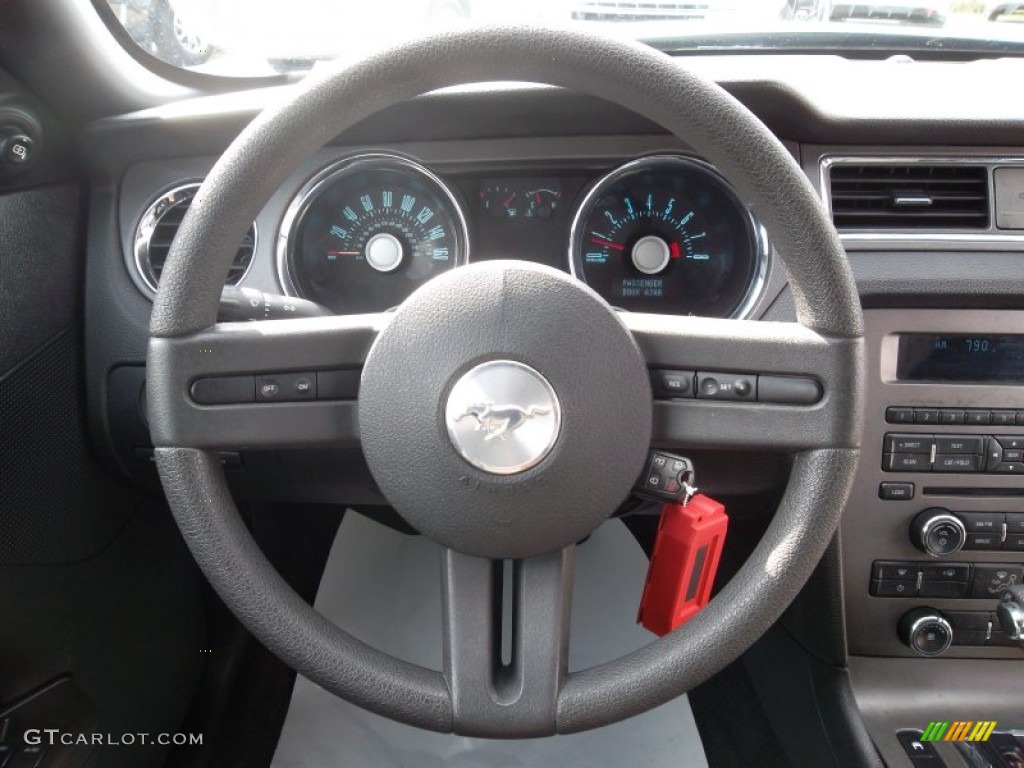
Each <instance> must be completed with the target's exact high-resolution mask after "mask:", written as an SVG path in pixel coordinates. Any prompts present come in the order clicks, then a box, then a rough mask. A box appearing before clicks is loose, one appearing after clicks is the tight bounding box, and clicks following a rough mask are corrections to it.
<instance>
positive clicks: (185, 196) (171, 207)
mask: <svg viewBox="0 0 1024 768" xmlns="http://www.w3.org/2000/svg"><path fill="white" fill-rule="evenodd" d="M198 189H199V184H198V183H195V182H193V183H191V184H183V185H182V186H180V187H175V188H174V189H172V190H171V191H170V192H167V193H165V194H163V195H161V196H160V197H158V198H157V199H156V200H154V201H153V203H152V204H151V205H150V206H149V208H147V209H146V213H145V214H143V216H142V219H141V220H140V221H139V227H138V229H136V230H135V265H136V267H137V268H138V270H139V276H140V277H141V278H142V280H143V282H144V283H145V284H146V285H147V286H148V287H149V288H150V290H152V291H154V292H155V291H156V286H157V284H158V283H159V282H160V274H161V273H162V272H163V269H164V262H165V261H167V254H168V252H169V251H170V250H171V243H172V242H173V241H174V236H175V235H176V234H177V233H178V227H180V226H181V220H182V219H183V218H185V214H186V213H187V212H188V209H189V206H190V205H191V204H192V198H193V197H195V194H196V191H197V190H198ZM255 251H256V224H255V223H254V224H253V225H252V226H251V227H249V231H248V232H247V233H246V234H245V237H244V238H243V239H242V243H241V245H239V246H238V251H237V252H236V253H235V258H234V260H233V261H232V262H231V269H230V271H229V272H228V279H227V281H226V285H238V284H239V283H240V282H241V281H242V278H243V277H245V275H246V273H247V272H248V271H249V267H250V266H251V265H252V257H253V254H254V253H255Z"/></svg>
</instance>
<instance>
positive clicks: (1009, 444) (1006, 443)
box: [996, 435, 1024, 451]
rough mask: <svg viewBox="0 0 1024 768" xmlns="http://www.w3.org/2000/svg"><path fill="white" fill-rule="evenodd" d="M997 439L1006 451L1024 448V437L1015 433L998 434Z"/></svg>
mask: <svg viewBox="0 0 1024 768" xmlns="http://www.w3.org/2000/svg"><path fill="white" fill-rule="evenodd" d="M996 440H998V441H999V444H1000V445H1001V446H1002V447H1003V450H1004V451H1012V450H1017V451H1020V450H1024V437H1015V436H1014V435H996Z"/></svg>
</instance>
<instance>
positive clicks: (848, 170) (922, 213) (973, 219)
mask: <svg viewBox="0 0 1024 768" xmlns="http://www.w3.org/2000/svg"><path fill="white" fill-rule="evenodd" d="M829 193H830V199H831V201H832V221H833V222H834V223H835V225H836V228H837V229H840V230H849V229H907V230H919V229H986V228H987V227H988V225H989V182H988V168H987V167H985V166H983V165H953V164H936V165H925V164H919V163H906V164H899V163H893V164H891V165H890V164H882V163H856V162H852V163H850V162H843V163H834V164H833V165H831V167H830V168H829Z"/></svg>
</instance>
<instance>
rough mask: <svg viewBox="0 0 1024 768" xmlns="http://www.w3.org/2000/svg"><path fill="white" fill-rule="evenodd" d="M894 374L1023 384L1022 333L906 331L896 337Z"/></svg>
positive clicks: (914, 378)
mask: <svg viewBox="0 0 1024 768" xmlns="http://www.w3.org/2000/svg"><path fill="white" fill-rule="evenodd" d="M896 377H897V378H899V379H903V380H907V381H962V382H978V383H988V382H1005V383H1015V384H1024V335H1016V336H1013V335H993V334H976V333H910V334H906V335H903V336H900V339H899V357H898V359H897V363H896Z"/></svg>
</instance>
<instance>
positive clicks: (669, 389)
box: [651, 371, 697, 398]
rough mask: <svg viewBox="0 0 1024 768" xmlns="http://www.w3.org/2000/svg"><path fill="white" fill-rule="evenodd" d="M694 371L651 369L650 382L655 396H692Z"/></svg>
mask: <svg viewBox="0 0 1024 768" xmlns="http://www.w3.org/2000/svg"><path fill="white" fill-rule="evenodd" d="M696 376H697V374H696V372H694V371H651V384H652V385H653V388H654V394H655V396H656V397H664V398H673V397H693V396H694V379H695V378H696Z"/></svg>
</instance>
